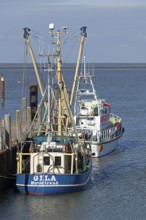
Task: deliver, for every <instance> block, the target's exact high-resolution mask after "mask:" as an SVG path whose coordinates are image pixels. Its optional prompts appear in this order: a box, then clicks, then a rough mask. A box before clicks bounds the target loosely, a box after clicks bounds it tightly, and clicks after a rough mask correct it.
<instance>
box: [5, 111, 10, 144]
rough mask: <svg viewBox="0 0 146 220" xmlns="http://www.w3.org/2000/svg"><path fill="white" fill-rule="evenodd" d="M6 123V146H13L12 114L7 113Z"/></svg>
mask: <svg viewBox="0 0 146 220" xmlns="http://www.w3.org/2000/svg"><path fill="white" fill-rule="evenodd" d="M4 121H5V122H4V123H5V142H6V147H8V148H11V116H10V115H5V116H4Z"/></svg>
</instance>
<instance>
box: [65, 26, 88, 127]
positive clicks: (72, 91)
mask: <svg viewBox="0 0 146 220" xmlns="http://www.w3.org/2000/svg"><path fill="white" fill-rule="evenodd" d="M86 29H87V27H86V26H82V27H81V29H80V30H81V36H82V37H81V42H80V48H79V53H78V60H77V65H76V70H75V75H74V80H73V84H72V90H71V96H70V101H69V104H70V106H71V105H72V101H73V96H74V91H75V86H76V81H77V77H78V72H79V68H80V63H81V58H82V53H83V46H84V41H85V38H86V37H87V32H86ZM68 124H69V118H67V121H66V128H68Z"/></svg>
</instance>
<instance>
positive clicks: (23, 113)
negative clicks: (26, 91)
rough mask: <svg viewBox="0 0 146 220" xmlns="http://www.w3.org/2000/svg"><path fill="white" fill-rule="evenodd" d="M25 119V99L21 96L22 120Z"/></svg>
mask: <svg viewBox="0 0 146 220" xmlns="http://www.w3.org/2000/svg"><path fill="white" fill-rule="evenodd" d="M26 120H27V99H26V98H22V121H26Z"/></svg>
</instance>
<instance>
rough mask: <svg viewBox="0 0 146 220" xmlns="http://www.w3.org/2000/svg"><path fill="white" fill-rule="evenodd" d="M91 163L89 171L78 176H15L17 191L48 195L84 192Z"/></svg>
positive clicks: (88, 180)
mask: <svg viewBox="0 0 146 220" xmlns="http://www.w3.org/2000/svg"><path fill="white" fill-rule="evenodd" d="M91 170H92V162H90V165H89V169H88V171H86V172H83V173H80V174H72V175H71V174H47V173H46V174H43V173H42V174H17V177H16V186H17V189H18V190H19V191H20V192H21V193H24V194H33V195H37V194H38V195H50V194H64V193H72V192H76V191H81V190H84V189H86V188H87V187H88V185H89V183H90V179H91Z"/></svg>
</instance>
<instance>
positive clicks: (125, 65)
mask: <svg viewBox="0 0 146 220" xmlns="http://www.w3.org/2000/svg"><path fill="white" fill-rule="evenodd" d="M43 65H44V64H42V68H43ZM87 65H88V66H89V67H90V68H93V69H98V68H146V63H87ZM75 66H76V63H65V64H63V68H65V69H66V68H69V69H70V68H75ZM23 68H26V69H33V65H32V64H31V63H28V64H26V65H25V66H24V64H23V63H0V69H23Z"/></svg>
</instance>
